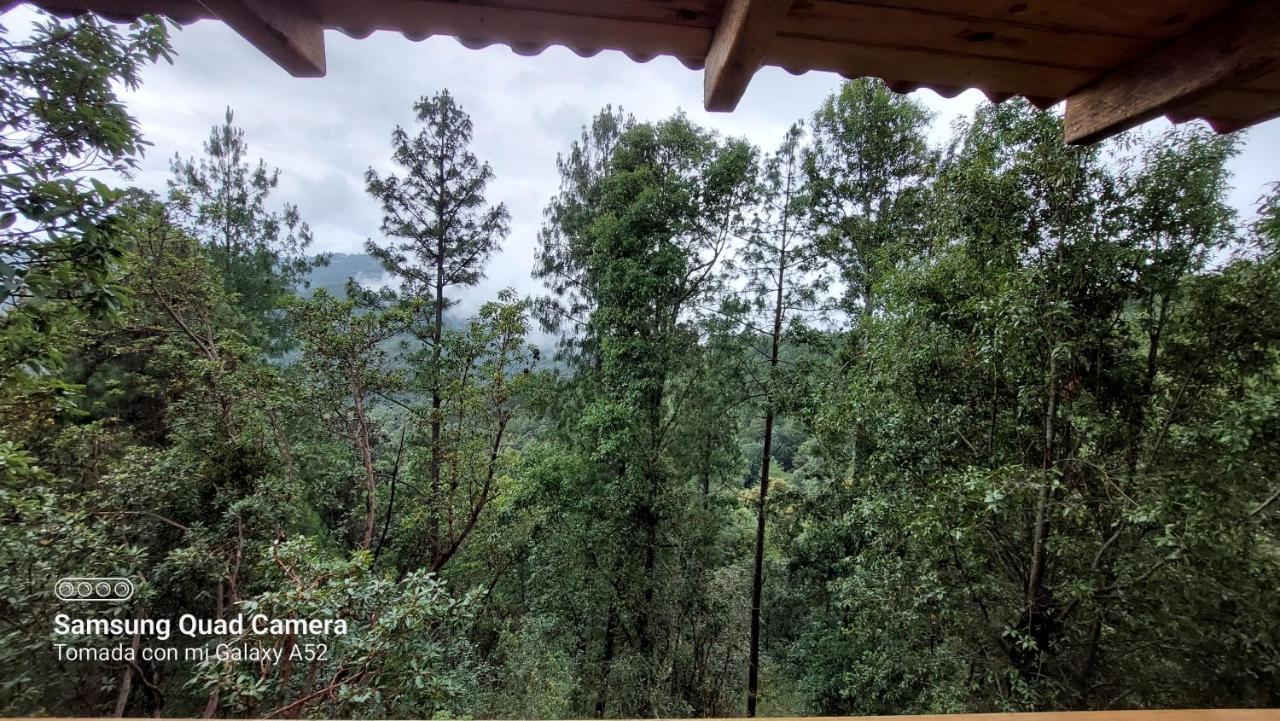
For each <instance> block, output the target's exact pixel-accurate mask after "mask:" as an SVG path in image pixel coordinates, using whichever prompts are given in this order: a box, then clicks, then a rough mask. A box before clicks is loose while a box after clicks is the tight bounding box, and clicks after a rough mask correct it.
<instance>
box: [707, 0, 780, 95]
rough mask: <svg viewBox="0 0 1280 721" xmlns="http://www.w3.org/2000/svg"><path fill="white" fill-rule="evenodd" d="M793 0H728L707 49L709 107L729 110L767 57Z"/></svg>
mask: <svg viewBox="0 0 1280 721" xmlns="http://www.w3.org/2000/svg"><path fill="white" fill-rule="evenodd" d="M791 2H792V0H728V2H726V3H725V6H724V12H723V13H722V14H721V16H720V24H719V25H717V26H716V32H715V35H714V37H713V38H712V40H711V47H710V49H708V50H707V60H706V70H705V74H704V75H703V81H702V99H703V104H704V105H705V106H706V108H707V110H712V111H730V110H733V109H734V108H736V107H738V101H739V100H740V99H742V94H743V93H744V92H745V91H746V89H747V84H748V83H750V82H751V77H752V76H753V75H755V72H756V70H757V69H758V68H759V67H760V63H761V61H763V60H764V55H765V51H766V50H767V49H768V47H769V43H770V42H771V41H772V40H773V38H774V36H775V35H777V33H778V28H779V26H780V25H781V24H782V20H783V18H785V17H786V15H787V11H788V10H789V9H790V8H791Z"/></svg>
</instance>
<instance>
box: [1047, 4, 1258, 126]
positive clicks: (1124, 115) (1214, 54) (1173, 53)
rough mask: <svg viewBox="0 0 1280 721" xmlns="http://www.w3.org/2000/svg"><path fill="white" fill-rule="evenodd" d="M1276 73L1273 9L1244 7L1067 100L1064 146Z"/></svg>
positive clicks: (1111, 73)
mask: <svg viewBox="0 0 1280 721" xmlns="http://www.w3.org/2000/svg"><path fill="white" fill-rule="evenodd" d="M1277 66H1280V2H1275V0H1251V1H1250V2H1246V3H1244V4H1242V5H1240V6H1239V7H1238V8H1236V9H1234V10H1232V11H1230V12H1227V13H1225V14H1223V15H1222V16H1220V17H1218V18H1216V19H1214V20H1212V21H1210V22H1209V23H1207V24H1206V25H1205V26H1203V27H1201V28H1200V29H1199V30H1196V31H1194V32H1192V33H1189V34H1187V35H1184V36H1183V37H1181V38H1178V39H1177V40H1174V41H1172V42H1170V43H1168V44H1167V45H1164V46H1163V47H1161V48H1159V49H1158V50H1156V51H1155V52H1153V53H1151V54H1149V55H1146V56H1144V57H1142V58H1140V59H1138V60H1136V61H1134V62H1132V63H1130V64H1128V65H1125V66H1122V67H1120V68H1119V69H1117V70H1114V71H1112V72H1110V73H1108V74H1107V75H1105V76H1103V77H1102V78H1101V79H1100V80H1098V81H1096V82H1094V83H1091V84H1090V85H1088V86H1086V87H1085V88H1084V89H1082V90H1080V91H1077V92H1076V93H1074V94H1072V95H1070V96H1068V97H1067V110H1066V139H1067V142H1069V143H1092V142H1094V141H1097V140H1100V139H1102V138H1105V137H1107V136H1110V135H1114V134H1116V133H1118V132H1121V131H1123V130H1127V129H1129V128H1132V127H1134V126H1136V125H1138V124H1140V123H1143V122H1145V121H1147V120H1150V119H1151V118H1155V117H1158V116H1160V115H1164V114H1165V113H1170V112H1174V113H1176V111H1177V109H1178V108H1179V107H1180V106H1184V105H1192V104H1194V103H1196V102H1197V101H1199V100H1200V99H1202V98H1204V97H1206V96H1208V95H1210V94H1213V93H1215V92H1220V91H1228V90H1230V89H1232V88H1233V87H1236V86H1238V85H1239V84H1241V83H1246V82H1248V81H1250V80H1252V79H1253V78H1256V77H1259V76H1261V75H1264V74H1266V73H1267V72H1269V71H1271V70H1274V69H1276V68H1277ZM1224 129H1226V128H1224Z"/></svg>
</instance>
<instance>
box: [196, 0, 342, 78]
mask: <svg viewBox="0 0 1280 721" xmlns="http://www.w3.org/2000/svg"><path fill="white" fill-rule="evenodd" d="M200 4H201V5H203V6H204V7H205V8H207V9H208V10H209V12H211V13H213V14H214V15H216V16H217V17H218V18H219V19H221V20H222V21H223V22H225V23H226V24H227V25H229V26H231V29H232V30H235V31H236V32H237V33H239V34H240V36H241V37H243V38H244V39H245V40H248V41H249V42H250V43H252V44H253V46H254V47H255V48H257V49H258V50H259V51H261V52H262V54H263V55H266V56H267V57H269V58H271V59H272V60H274V61H275V62H276V64H277V65H279V66H280V67H282V68H284V69H285V70H287V71H289V74H290V75H293V76H294V77H298V78H321V77H324V73H325V62H324V26H323V25H321V24H320V18H319V16H318V15H316V13H315V11H314V10H313V9H312V8H311V6H310V5H308V4H307V3H306V2H302V1H301V0H200Z"/></svg>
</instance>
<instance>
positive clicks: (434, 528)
mask: <svg viewBox="0 0 1280 721" xmlns="http://www.w3.org/2000/svg"><path fill="white" fill-rule="evenodd" d="M440 222H443V211H442V212H441V213H440ZM435 316H436V317H435V325H434V327H433V328H432V329H431V463H430V466H429V472H430V474H431V503H432V506H433V508H432V511H431V545H432V548H431V556H432V559H431V565H433V566H434V565H435V562H436V560H437V559H436V556H437V555H438V554H439V553H440V551H441V547H442V545H443V544H441V542H440V512H439V507H440V422H441V419H440V405H441V398H440V340H441V338H443V337H444V235H443V231H442V234H441V236H440V238H439V239H438V240H437V241H436V298H435Z"/></svg>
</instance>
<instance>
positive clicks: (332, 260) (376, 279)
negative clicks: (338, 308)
mask: <svg viewBox="0 0 1280 721" xmlns="http://www.w3.org/2000/svg"><path fill="white" fill-rule="evenodd" d="M386 277H387V273H386V271H385V270H384V269H383V268H382V264H381V263H379V262H378V261H377V259H375V258H374V257H373V256H371V255H366V254H364V253H334V254H332V255H330V256H329V264H328V265H322V266H320V267H318V268H313V269H312V270H311V272H310V273H308V274H307V285H306V287H304V288H300V289H298V292H299V294H300V295H302V296H304V297H305V296H309V295H312V294H314V293H315V292H316V289H317V288H324V289H325V290H326V291H327V292H328V293H329V294H330V295H333V296H336V297H338V298H345V297H346V295H347V279H349V278H355V279H356V281H357V282H359V283H360V284H361V285H363V286H365V287H371V286H373V287H376V286H380V285H382V284H383V283H385V279H386Z"/></svg>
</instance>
